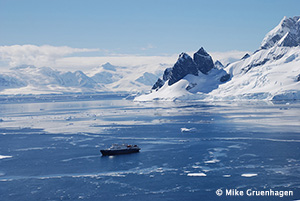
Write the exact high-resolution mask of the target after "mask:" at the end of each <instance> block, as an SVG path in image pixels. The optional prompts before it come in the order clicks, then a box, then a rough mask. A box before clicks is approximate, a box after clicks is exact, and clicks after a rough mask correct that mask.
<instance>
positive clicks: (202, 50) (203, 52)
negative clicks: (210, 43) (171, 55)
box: [194, 47, 210, 56]
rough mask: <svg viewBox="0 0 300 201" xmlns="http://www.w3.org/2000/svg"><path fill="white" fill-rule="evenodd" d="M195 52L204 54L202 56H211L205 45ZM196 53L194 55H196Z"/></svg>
mask: <svg viewBox="0 0 300 201" xmlns="http://www.w3.org/2000/svg"><path fill="white" fill-rule="evenodd" d="M195 54H199V55H202V56H210V55H209V54H208V53H207V52H206V51H205V49H204V48H203V47H201V48H200V49H199V50H198V51H197V52H196V53H195ZM195 54H194V55H195Z"/></svg>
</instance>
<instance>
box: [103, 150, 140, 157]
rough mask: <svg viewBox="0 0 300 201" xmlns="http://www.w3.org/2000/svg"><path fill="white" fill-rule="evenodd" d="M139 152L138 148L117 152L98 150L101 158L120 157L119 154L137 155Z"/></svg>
mask: <svg viewBox="0 0 300 201" xmlns="http://www.w3.org/2000/svg"><path fill="white" fill-rule="evenodd" d="M139 151H140V148H130V149H117V150H109V149H105V150H100V152H101V153H102V155H103V156H114V155H121V154H132V153H137V152H139Z"/></svg>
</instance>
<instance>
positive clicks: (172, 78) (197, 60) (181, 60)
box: [152, 47, 229, 90]
mask: <svg viewBox="0 0 300 201" xmlns="http://www.w3.org/2000/svg"><path fill="white" fill-rule="evenodd" d="M213 68H215V69H216V70H217V71H220V72H219V73H220V74H222V77H220V80H222V82H225V81H227V80H226V76H225V75H226V73H225V71H224V70H223V65H222V64H221V62H220V61H217V62H216V65H215V64H214V63H213V60H212V57H211V56H210V55H209V54H208V53H207V52H206V51H205V50H204V48H203V47H201V48H200V49H199V50H198V51H197V52H196V53H194V56H193V58H192V57H190V56H189V55H188V54H187V53H184V52H183V53H181V54H180V55H179V57H178V60H177V62H176V63H175V64H174V66H173V67H172V68H167V69H166V70H165V71H164V74H163V77H162V79H161V78H159V79H158V80H157V81H156V83H155V84H154V85H153V87H152V89H153V90H158V89H159V88H161V87H162V86H163V85H164V84H165V82H167V84H168V85H169V86H171V85H173V84H174V83H176V82H178V81H179V80H181V79H183V78H184V77H185V76H187V75H194V76H199V74H203V75H207V74H208V73H209V72H210V71H211V70H212V69H213ZM227 78H228V79H229V77H228V75H227ZM194 84H195V83H194ZM188 89H190V87H188Z"/></svg>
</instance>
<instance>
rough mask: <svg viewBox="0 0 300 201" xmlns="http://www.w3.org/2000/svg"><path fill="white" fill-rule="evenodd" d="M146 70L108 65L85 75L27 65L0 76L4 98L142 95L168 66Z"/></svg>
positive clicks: (0, 89) (0, 86) (77, 72)
mask: <svg viewBox="0 0 300 201" xmlns="http://www.w3.org/2000/svg"><path fill="white" fill-rule="evenodd" d="M145 68H146V67H139V68H135V67H120V66H114V65H111V64H110V63H106V64H104V65H101V66H99V67H96V68H94V69H93V70H91V71H90V72H87V73H84V72H82V71H75V72H63V71H58V70H54V69H52V68H50V67H41V68H38V67H35V66H30V65H23V66H19V67H15V68H11V69H10V70H9V71H7V72H3V73H1V74H0V94H53V93H54V94H56V93H87V92H91V93H93V92H105V91H110V92H111V91H122V92H135V93H136V92H142V91H144V90H147V89H148V88H150V87H151V85H153V83H154V82H155V81H156V80H157V78H158V75H159V74H160V73H161V72H162V70H163V68H164V65H163V64H162V65H159V66H157V67H155V68H152V69H151V70H152V71H150V72H145V71H146V69H145ZM148 70H149V69H148ZM133 72H134V73H133Z"/></svg>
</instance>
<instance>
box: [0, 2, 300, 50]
mask: <svg viewBox="0 0 300 201" xmlns="http://www.w3.org/2000/svg"><path fill="white" fill-rule="evenodd" d="M299 8H300V1H299V0H284V1H283V0H280V1H279V0H251V1H242V0H205V1H202V0H184V1H183V0H181V1H177V0H106V1H102V0H26V1H24V0H0V46H11V45H24V44H32V45H37V46H41V45H51V46H68V47H73V48H99V50H100V51H98V52H92V53H90V54H91V55H93V56H95V55H113V54H135V55H168V54H177V53H180V52H182V51H196V50H197V49H198V48H200V47H201V46H203V47H204V48H205V49H206V50H208V51H230V50H249V51H254V50H255V49H257V48H258V47H259V45H260V42H261V41H262V39H263V37H264V35H265V34H266V33H267V32H268V31H270V30H271V29H272V28H274V27H275V26H276V25H277V24H278V23H279V22H280V20H281V19H282V18H283V16H288V17H291V16H295V15H300V10H299ZM84 54H87V53H84Z"/></svg>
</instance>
